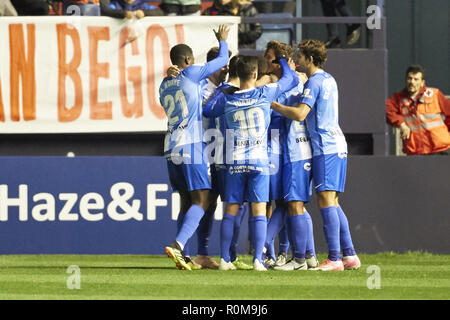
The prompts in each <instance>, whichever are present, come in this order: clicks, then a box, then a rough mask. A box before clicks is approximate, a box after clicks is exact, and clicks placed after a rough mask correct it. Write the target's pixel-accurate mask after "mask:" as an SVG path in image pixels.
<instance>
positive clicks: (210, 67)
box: [185, 25, 229, 82]
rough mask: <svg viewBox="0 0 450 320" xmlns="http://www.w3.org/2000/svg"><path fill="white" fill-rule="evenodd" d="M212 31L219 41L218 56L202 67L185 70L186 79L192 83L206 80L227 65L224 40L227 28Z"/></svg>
mask: <svg viewBox="0 0 450 320" xmlns="http://www.w3.org/2000/svg"><path fill="white" fill-rule="evenodd" d="M213 31H214V34H215V35H216V38H217V40H218V41H219V55H218V56H217V57H216V58H215V59H213V60H211V61H209V62H207V63H206V64H204V65H202V66H196V65H193V66H190V67H189V68H188V69H185V70H186V72H187V74H186V75H187V77H188V78H189V79H191V80H192V81H194V82H198V81H200V80H203V79H206V78H207V77H209V76H210V75H211V74H213V73H214V72H216V71H218V70H220V69H222V68H223V67H225V66H226V65H227V63H228V59H229V56H228V44H227V42H226V39H227V38H228V31H229V27H228V26H226V25H220V26H219V29H218V31H215V30H214V29H213Z"/></svg>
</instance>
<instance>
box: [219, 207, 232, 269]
mask: <svg viewBox="0 0 450 320" xmlns="http://www.w3.org/2000/svg"><path fill="white" fill-rule="evenodd" d="M235 219H236V217H235V216H233V215H231V214H229V213H225V214H224V215H223V219H222V224H221V225H220V255H221V257H222V259H223V260H225V262H230V245H231V240H232V239H233V228H234V221H235Z"/></svg>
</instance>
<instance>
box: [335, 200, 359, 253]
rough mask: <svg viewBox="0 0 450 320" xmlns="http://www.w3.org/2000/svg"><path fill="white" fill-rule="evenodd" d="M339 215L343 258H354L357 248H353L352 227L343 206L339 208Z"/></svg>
mask: <svg viewBox="0 0 450 320" xmlns="http://www.w3.org/2000/svg"><path fill="white" fill-rule="evenodd" d="M337 213H338V216H339V223H340V235H339V236H340V241H341V248H342V253H343V256H344V257H346V256H354V255H355V254H356V251H355V248H354V247H353V242H352V236H351V234H350V227H349V225H348V220H347V217H346V216H345V213H344V211H343V210H342V208H341V206H337Z"/></svg>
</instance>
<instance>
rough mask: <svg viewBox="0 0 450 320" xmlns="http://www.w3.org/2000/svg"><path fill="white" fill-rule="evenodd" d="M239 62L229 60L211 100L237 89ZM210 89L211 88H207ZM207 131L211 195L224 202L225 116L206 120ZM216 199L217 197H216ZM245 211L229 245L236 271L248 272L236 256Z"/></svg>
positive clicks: (238, 218)
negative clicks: (231, 89)
mask: <svg viewBox="0 0 450 320" xmlns="http://www.w3.org/2000/svg"><path fill="white" fill-rule="evenodd" d="M238 60H239V56H234V57H232V58H231V59H230V63H229V66H228V80H227V81H226V82H225V81H223V83H221V84H220V85H219V86H218V87H216V88H215V90H214V92H213V93H212V94H210V95H209V97H210V98H211V99H216V98H217V97H219V93H221V92H222V91H223V90H225V89H228V88H230V87H232V88H236V89H238V88H239V83H240V82H239V77H238V75H237V62H238ZM209 87H211V86H209ZM208 120H209V122H208V131H207V133H206V134H207V135H208V136H209V134H208V133H209V132H211V139H210V141H212V144H211V146H213V147H214V148H213V149H211V150H210V153H208V154H210V156H211V157H210V171H211V187H212V188H211V194H215V195H220V198H221V200H222V201H225V177H226V171H227V170H226V165H225V161H224V158H223V155H224V154H225V153H226V146H225V139H224V137H225V129H226V128H225V116H224V115H221V116H219V117H217V118H209V119H208ZM216 199H217V197H216ZM246 211H247V206H246V205H243V204H242V205H241V206H240V207H239V210H238V213H237V215H236V218H235V219H234V227H233V238H232V240H231V245H230V261H231V263H232V264H233V265H234V266H235V267H236V269H238V270H248V269H253V267H252V266H249V265H248V264H246V263H244V262H243V261H241V260H239V259H238V256H237V244H238V240H239V232H240V228H241V224H242V220H243V219H244V216H245V213H246Z"/></svg>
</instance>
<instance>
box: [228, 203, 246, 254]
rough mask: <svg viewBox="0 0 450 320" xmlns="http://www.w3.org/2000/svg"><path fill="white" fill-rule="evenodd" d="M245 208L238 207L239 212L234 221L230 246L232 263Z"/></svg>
mask: <svg viewBox="0 0 450 320" xmlns="http://www.w3.org/2000/svg"><path fill="white" fill-rule="evenodd" d="M245 211H246V208H245V206H243V205H242V206H240V207H239V211H238V213H237V215H236V218H235V219H234V228H233V239H231V246H230V260H231V261H234V260H236V258H237V244H238V241H239V232H240V230H241V223H242V220H244V216H245Z"/></svg>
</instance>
